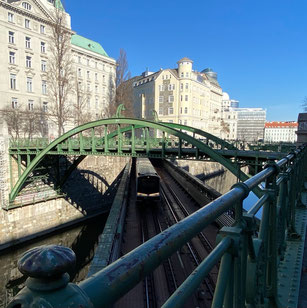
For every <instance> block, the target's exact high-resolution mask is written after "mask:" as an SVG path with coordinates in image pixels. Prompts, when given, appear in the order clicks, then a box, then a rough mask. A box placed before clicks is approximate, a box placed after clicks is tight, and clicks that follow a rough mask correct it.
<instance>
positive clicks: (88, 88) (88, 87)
mask: <svg viewBox="0 0 307 308" xmlns="http://www.w3.org/2000/svg"><path fill="white" fill-rule="evenodd" d="M87 91H88V92H90V91H91V85H90V84H89V83H88V84H87Z"/></svg>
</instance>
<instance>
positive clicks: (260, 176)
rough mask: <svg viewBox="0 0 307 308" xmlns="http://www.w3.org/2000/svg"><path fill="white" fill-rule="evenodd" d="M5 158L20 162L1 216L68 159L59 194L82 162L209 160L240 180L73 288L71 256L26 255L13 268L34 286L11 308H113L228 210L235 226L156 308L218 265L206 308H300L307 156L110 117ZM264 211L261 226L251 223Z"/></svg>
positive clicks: (181, 295) (47, 250) (46, 251)
mask: <svg viewBox="0 0 307 308" xmlns="http://www.w3.org/2000/svg"><path fill="white" fill-rule="evenodd" d="M9 154H10V157H11V160H13V159H14V160H16V162H17V165H18V180H17V181H16V183H12V185H11V187H12V189H11V192H10V205H9V207H8V208H7V210H9V209H10V208H14V207H15V206H18V197H19V196H20V195H21V194H22V191H23V190H24V189H26V188H27V185H28V184H29V182H31V181H32V182H33V179H35V177H38V178H40V177H41V174H40V170H42V169H44V165H47V164H48V163H49V162H50V163H58V161H59V158H60V157H63V156H70V157H72V158H73V159H72V163H71V164H70V165H69V166H68V167H67V168H66V169H65V171H64V172H62V174H61V176H59V177H58V178H57V181H56V183H55V185H54V186H55V189H60V187H61V185H63V184H64V183H65V181H66V180H67V179H68V178H69V176H70V174H71V173H72V171H73V170H74V169H75V168H77V166H78V164H79V163H80V162H81V161H82V160H83V159H84V158H85V157H86V156H87V155H106V156H128V157H153V158H173V159H192V160H211V161H216V162H219V163H220V164H222V165H223V166H224V167H225V168H227V169H228V170H230V171H231V172H232V173H233V174H235V175H236V176H237V177H238V179H239V180H240V182H239V183H237V184H236V185H234V186H233V188H232V189H231V190H230V191H229V192H228V193H226V194H224V195H222V196H221V197H219V198H218V199H216V200H214V201H212V202H211V203H209V204H208V205H206V206H204V207H202V208H201V209H200V210H198V211H197V212H195V213H194V214H191V215H190V216H188V217H187V218H185V219H184V220H182V221H180V223H177V224H175V225H173V226H171V227H170V228H168V229H167V230H165V231H163V232H162V233H160V234H158V235H157V236H155V237H153V238H151V239H150V240H148V241H147V242H145V243H144V244H142V245H141V246H139V247H137V248H136V249H135V250H133V251H131V252H130V253H128V254H127V255H125V256H123V257H122V258H120V259H119V260H117V261H115V262H114V263H112V264H110V265H109V266H107V267H106V268H104V269H103V270H101V271H99V272H98V273H96V274H95V275H93V276H91V277H89V278H87V279H86V280H84V281H82V282H80V283H79V284H78V285H74V284H71V283H68V279H67V274H66V272H67V270H68V268H69V267H71V266H72V265H73V263H74V262H75V260H74V256H73V254H72V253H71V252H70V250H69V249H66V248H63V247H59V246H54V247H40V248H35V249H34V250H32V251H29V252H28V253H26V254H25V255H24V256H23V257H22V258H21V259H20V261H19V269H20V270H21V272H22V273H24V274H25V275H27V276H29V277H30V278H28V280H27V284H26V285H27V286H26V288H24V289H23V290H22V291H21V292H20V293H19V294H18V295H17V296H16V297H15V299H14V300H13V301H12V302H11V303H10V304H9V306H8V307H9V308H12V307H13V308H17V307H28V306H29V305H30V304H32V303H44V305H45V304H46V305H47V304H48V307H59V306H60V305H62V307H68V306H69V307H80V306H82V307H110V306H112V304H113V303H114V302H115V301H116V300H118V299H119V298H120V297H121V296H122V295H124V294H125V293H127V292H128V291H129V290H130V289H131V288H133V286H135V285H136V284H137V283H138V282H139V281H141V280H142V279H143V278H144V277H145V276H146V275H148V274H149V273H151V272H152V271H153V270H154V269H155V268H156V267H157V266H159V264H161V263H162V262H163V261H164V260H166V259H167V258H168V257H169V256H170V255H172V254H173V253H174V252H175V251H177V250H178V249H179V248H180V247H181V246H182V245H184V244H185V243H186V242H188V241H190V240H191V239H192V238H193V237H194V236H196V235H197V234H198V233H199V232H200V231H201V230H203V229H204V228H205V227H206V226H208V225H209V224H210V223H212V222H213V221H214V220H215V219H216V218H217V217H219V216H220V215H221V214H222V213H224V212H226V211H228V210H230V209H235V223H234V225H233V226H231V227H223V228H222V229H221V230H220V232H219V235H218V237H217V245H216V247H215V248H214V249H213V250H212V252H211V253H210V254H209V255H208V256H207V257H206V258H205V259H204V260H203V261H202V263H201V264H200V265H199V266H198V268H197V269H196V270H195V271H194V272H193V273H192V274H191V275H190V276H189V277H188V278H187V280H186V281H185V282H184V283H183V284H182V285H181V286H179V287H178V289H177V290H176V291H175V292H174V294H173V295H172V296H171V297H170V298H169V299H168V300H167V301H166V302H165V304H164V305H163V306H162V307H163V308H170V307H176V308H177V307H182V306H183V304H184V302H185V300H186V299H187V298H188V297H189V296H191V294H193V292H195V290H197V288H198V287H199V285H200V284H201V283H202V281H203V280H204V278H205V277H206V275H207V274H208V273H209V271H210V270H211V268H212V267H213V266H215V264H217V263H218V262H221V263H220V269H219V275H218V280H217V285H216V289H215V293H214V297H213V301H212V307H234V308H240V307H257V308H258V307H259V308H260V307H261V308H263V307H297V303H298V290H299V285H300V271H301V267H302V259H303V248H304V240H305V231H306V221H307V213H306V198H307V196H306V194H307V192H306V190H307V184H306V182H307V178H306V175H307V172H306V171H307V147H301V148H298V149H296V150H292V151H291V152H290V153H289V154H282V153H274V152H252V151H240V150H239V149H237V148H235V147H234V146H233V145H231V144H229V143H227V142H225V141H223V140H221V139H219V138H216V137H215V136H212V135H210V134H208V133H206V132H203V131H200V130H198V129H195V128H192V127H188V126H184V125H179V124H174V123H162V122H156V121H146V120H140V119H129V118H111V119H104V120H99V121H95V122H90V123H87V124H84V125H81V126H79V127H76V128H74V129H73V130H71V131H69V132H67V133H65V134H64V135H62V136H60V137H59V138H57V139H56V140H54V141H53V142H51V143H50V144H48V143H47V142H46V141H44V140H36V141H32V142H30V141H27V142H25V141H21V140H19V141H16V142H12V143H11V145H10V149H9ZM264 164H265V166H264ZM245 165H248V166H250V165H251V166H252V167H253V172H254V173H255V175H254V176H249V175H247V174H246V173H244V172H243V171H242V170H241V168H240V167H241V166H245ZM258 171H259V172H258ZM261 183H265V185H264V188H260V186H259V185H260V184H261ZM251 191H254V192H255V193H256V195H257V196H258V197H259V200H258V201H257V202H256V203H255V204H254V206H253V207H252V208H251V209H250V210H249V211H248V212H244V211H243V200H244V199H245V198H246V197H247V196H248V194H249V193H250V192H251ZM260 209H262V218H261V221H260V226H259V224H258V223H257V222H256V217H255V215H256V214H257V213H258V212H259V210H260ZM50 258H51V259H52V260H53V262H52V264H50ZM42 269H43V270H42ZM46 290H48V291H47V292H46Z"/></svg>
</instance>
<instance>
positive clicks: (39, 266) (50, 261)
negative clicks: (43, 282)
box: [18, 245, 76, 278]
mask: <svg viewBox="0 0 307 308" xmlns="http://www.w3.org/2000/svg"><path fill="white" fill-rule="evenodd" d="M75 264H76V255H75V253H74V252H73V251H72V250H71V249H70V248H67V247H64V246H58V245H44V246H39V247H35V248H32V249H30V250H28V251H27V252H25V253H24V254H23V255H22V256H21V258H20V259H19V261H18V269H19V270H20V272H21V273H23V274H24V275H26V276H29V277H31V278H51V277H59V276H61V275H62V274H64V273H66V272H69V271H70V270H71V269H73V268H74V267H75Z"/></svg>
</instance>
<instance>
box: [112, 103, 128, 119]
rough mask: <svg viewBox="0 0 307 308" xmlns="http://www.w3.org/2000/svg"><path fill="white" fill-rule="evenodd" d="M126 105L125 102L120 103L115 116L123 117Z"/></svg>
mask: <svg viewBox="0 0 307 308" xmlns="http://www.w3.org/2000/svg"><path fill="white" fill-rule="evenodd" d="M125 110H126V108H125V105H124V104H120V105H118V107H117V109H116V113H115V118H121V117H122V114H121V113H122V111H125Z"/></svg>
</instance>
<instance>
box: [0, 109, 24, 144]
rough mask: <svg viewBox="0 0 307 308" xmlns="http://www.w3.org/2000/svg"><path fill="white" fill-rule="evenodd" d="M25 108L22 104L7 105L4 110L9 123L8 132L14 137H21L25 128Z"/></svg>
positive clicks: (5, 118)
mask: <svg viewBox="0 0 307 308" xmlns="http://www.w3.org/2000/svg"><path fill="white" fill-rule="evenodd" d="M23 112H24V111H23V110H22V106H21V105H18V106H15V107H14V108H12V107H11V106H10V105H7V106H6V107H5V108H4V109H3V110H2V115H3V118H4V120H5V122H6V124H7V128H8V133H9V135H10V136H11V137H12V138H13V139H18V138H20V135H21V133H22V129H23V120H24V117H23Z"/></svg>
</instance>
